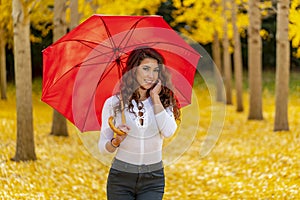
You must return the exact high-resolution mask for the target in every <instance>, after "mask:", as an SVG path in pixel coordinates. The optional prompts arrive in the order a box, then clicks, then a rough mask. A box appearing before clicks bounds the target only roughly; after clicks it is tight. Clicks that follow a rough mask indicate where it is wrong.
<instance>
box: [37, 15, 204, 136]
mask: <svg viewBox="0 0 300 200" xmlns="http://www.w3.org/2000/svg"><path fill="white" fill-rule="evenodd" d="M143 46H148V47H151V48H154V49H155V50H157V51H158V52H159V53H161V54H162V55H163V57H164V59H165V65H166V68H167V69H168V70H169V71H170V73H171V76H172V82H173V84H174V86H175V89H174V90H175V91H174V93H175V95H176V97H177V98H178V100H179V103H180V105H181V106H185V105H188V104H190V101H191V94H192V85H193V81H194V75H195V71H196V66H197V64H198V61H199V58H200V55H199V54H198V52H196V51H195V50H194V49H193V48H192V47H191V46H190V45H189V44H187V43H186V42H185V41H184V40H183V39H182V38H181V37H180V36H179V35H178V34H177V33H176V32H175V31H174V30H173V29H172V28H171V27H170V26H169V25H168V24H167V23H166V22H165V21H164V19H163V18H162V17H161V16H103V15H93V16H91V17H90V18H88V19H87V20H86V21H84V22H83V23H81V24H80V25H79V26H77V27H76V28H75V29H73V30H72V31H70V32H69V33H67V34H66V35H65V36H63V37H62V38H60V39H59V40H58V41H56V42H55V43H53V44H52V45H50V46H49V47H47V48H46V49H44V50H43V88H42V98H41V99H42V101H44V102H45V103H47V104H49V105H50V106H51V107H53V108H54V109H55V110H57V111H58V112H60V113H61V114H62V115H64V116H65V117H66V118H67V119H68V120H69V121H71V122H72V123H73V124H74V125H75V126H77V127H78V128H79V130H80V131H82V132H85V131H95V130H99V129H100V125H101V111H102V107H103V104H104V102H105V100H106V99H107V98H108V97H110V96H111V95H113V94H115V93H116V92H117V91H118V90H116V86H117V85H118V83H119V81H120V78H121V76H122V72H123V70H124V68H125V63H126V60H127V57H128V55H129V54H130V52H131V51H132V50H134V49H136V48H138V47H143Z"/></svg>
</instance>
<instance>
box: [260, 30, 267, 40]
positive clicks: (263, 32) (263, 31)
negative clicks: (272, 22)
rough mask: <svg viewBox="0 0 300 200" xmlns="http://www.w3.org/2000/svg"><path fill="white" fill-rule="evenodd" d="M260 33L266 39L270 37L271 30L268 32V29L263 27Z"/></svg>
mask: <svg viewBox="0 0 300 200" xmlns="http://www.w3.org/2000/svg"><path fill="white" fill-rule="evenodd" d="M259 34H260V36H261V37H262V38H263V39H264V40H266V39H268V38H269V32H268V31H267V30H265V29H261V30H260V31H259Z"/></svg>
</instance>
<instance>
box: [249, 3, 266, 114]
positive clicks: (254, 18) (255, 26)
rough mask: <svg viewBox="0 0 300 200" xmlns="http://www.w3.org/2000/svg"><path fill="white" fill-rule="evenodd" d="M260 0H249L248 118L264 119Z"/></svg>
mask: <svg viewBox="0 0 300 200" xmlns="http://www.w3.org/2000/svg"><path fill="white" fill-rule="evenodd" d="M259 3H260V1H259V0H249V27H248V53H249V55H248V66H249V90H250V91H249V98H250V100H249V101H250V102H249V115H248V119H250V120H251V119H254V120H262V119H263V115H262V43H261V37H260V34H259V31H260V29H261V16H260V10H259Z"/></svg>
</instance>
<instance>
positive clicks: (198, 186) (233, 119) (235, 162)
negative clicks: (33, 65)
mask: <svg viewBox="0 0 300 200" xmlns="http://www.w3.org/2000/svg"><path fill="white" fill-rule="evenodd" d="M200 82H201V81H200ZM39 83H40V81H39V80H36V81H35V83H34V85H33V86H34V87H33V91H34V94H33V104H34V106H33V109H34V134H35V144H36V146H35V150H36V154H37V158H38V160H37V161H34V162H21V163H15V162H12V161H10V158H12V157H13V156H14V153H15V141H16V123H15V120H16V114H15V92H14V88H13V86H12V85H9V89H8V99H9V100H8V101H0V110H1V112H0V119H1V123H0V182H1V184H0V199H106V197H105V195H106V192H105V187H106V185H105V184H106V177H107V173H108V169H109V168H108V165H107V160H105V159H104V158H103V157H101V155H99V154H98V152H97V150H96V149H95V144H96V142H97V139H98V135H99V133H97V132H94V133H87V134H80V133H78V132H77V131H76V129H75V128H74V127H73V126H72V125H71V124H69V132H70V136H69V137H68V138H60V137H53V136H50V135H49V132H50V127H51V119H52V109H51V108H49V107H48V106H47V105H46V104H44V103H42V102H41V101H40V100H39V98H40V84H39ZM273 83H274V75H273V74H272V73H270V72H269V73H266V74H264V87H263V111H264V112H263V115H264V120H262V121H248V120H247V113H248V112H247V111H248V94H247V92H246V90H245V93H244V105H245V111H244V112H242V113H237V112H235V106H234V105H231V106H226V117H225V121H224V124H223V123H222V124H221V125H222V126H221V128H222V134H221V135H220V137H219V138H218V140H217V143H216V145H215V146H214V148H213V149H212V151H211V152H210V153H209V154H208V155H207V156H206V157H201V154H200V153H199V152H200V150H201V147H202V145H203V144H204V141H206V140H205V138H206V135H207V130H209V128H210V125H211V124H212V123H213V121H214V117H212V109H214V108H215V107H217V106H218V105H212V104H211V103H210V95H209V93H208V91H207V90H206V89H205V86H203V85H201V86H200V87H198V86H197V87H195V90H194V95H193V98H194V99H193V100H194V101H193V102H194V103H193V104H192V105H191V106H189V107H187V108H185V109H184V110H183V117H184V120H183V122H182V125H181V127H180V131H179V132H178V133H176V135H175V136H174V138H172V140H168V141H166V144H165V149H167V150H166V151H165V154H164V158H165V161H166V162H165V163H166V167H165V173H166V188H165V191H166V192H165V196H164V199H195V200H197V199H300V191H299V189H298V188H299V187H300V148H299V147H300V121H299V119H300V106H299V105H300V84H299V83H300V74H299V73H292V74H291V95H290V97H289V125H290V131H287V132H273V131H272V130H273V121H274V119H273V118H274V110H275V109H274V87H273ZM233 99H234V98H233ZM195 102H196V103H195ZM195 113H197V114H198V115H199V118H195V117H194V116H195V115H196V114H195ZM191 116H193V117H191ZM221 122H222V121H220V123H221ZM215 138H216V137H214V139H215ZM174 155H175V156H174ZM172 156H173V157H172Z"/></svg>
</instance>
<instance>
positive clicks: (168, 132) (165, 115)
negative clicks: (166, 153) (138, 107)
mask: <svg viewBox="0 0 300 200" xmlns="http://www.w3.org/2000/svg"><path fill="white" fill-rule="evenodd" d="M155 119H156V123H157V125H158V129H159V131H160V132H161V134H162V135H163V136H164V137H171V136H172V135H173V134H174V133H175V131H176V129H177V124H176V120H175V118H174V115H173V112H172V111H171V109H170V108H166V109H164V110H163V111H161V112H160V113H157V114H156V115H155Z"/></svg>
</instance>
